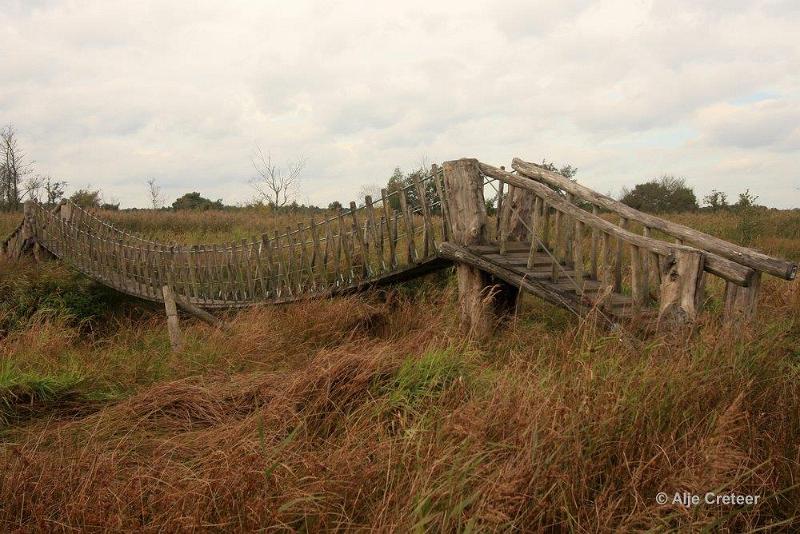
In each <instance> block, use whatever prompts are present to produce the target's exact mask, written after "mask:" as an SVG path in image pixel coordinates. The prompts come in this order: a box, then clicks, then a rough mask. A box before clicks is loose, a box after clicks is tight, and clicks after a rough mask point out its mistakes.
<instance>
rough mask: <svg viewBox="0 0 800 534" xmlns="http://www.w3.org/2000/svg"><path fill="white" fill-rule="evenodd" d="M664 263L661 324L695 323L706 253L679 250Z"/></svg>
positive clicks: (660, 303) (660, 308)
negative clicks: (704, 254)
mask: <svg viewBox="0 0 800 534" xmlns="http://www.w3.org/2000/svg"><path fill="white" fill-rule="evenodd" d="M662 264H663V265H662V272H661V295H660V298H659V311H658V321H659V324H661V323H662V322H663V323H669V324H686V323H691V322H694V321H695V319H696V318H697V315H698V313H699V309H700V304H701V303H700V299H699V297H700V294H701V291H700V288H701V287H702V279H703V253H702V252H700V251H691V250H676V251H675V253H674V255H672V256H669V257H667V258H666V259H665V261H663V262H662Z"/></svg>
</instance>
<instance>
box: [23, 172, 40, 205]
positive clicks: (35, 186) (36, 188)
mask: <svg viewBox="0 0 800 534" xmlns="http://www.w3.org/2000/svg"><path fill="white" fill-rule="evenodd" d="M44 180H45V177H44V176H42V175H41V174H34V175H31V176H28V177H27V178H26V179H25V181H24V182H23V183H22V198H27V199H29V200H35V201H36V202H39V201H41V197H42V189H44Z"/></svg>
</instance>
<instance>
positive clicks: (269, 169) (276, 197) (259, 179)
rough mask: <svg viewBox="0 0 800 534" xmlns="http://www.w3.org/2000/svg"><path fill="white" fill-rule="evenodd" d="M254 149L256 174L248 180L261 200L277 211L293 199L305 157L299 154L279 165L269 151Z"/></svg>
mask: <svg viewBox="0 0 800 534" xmlns="http://www.w3.org/2000/svg"><path fill="white" fill-rule="evenodd" d="M256 150H257V154H256V157H255V158H253V167H254V168H255V170H256V172H257V173H258V176H256V177H254V178H253V179H251V180H250V185H251V186H252V187H253V189H255V190H256V191H257V192H258V195H259V197H261V199H262V200H264V201H265V202H266V203H267V204H268V205H269V206H271V207H272V208H273V209H275V210H276V211H277V209H278V208H282V207H284V206H286V205H287V204H289V203H290V202H291V201H292V200H294V197H295V195H296V194H297V187H298V184H299V182H300V174H301V173H302V172H303V168H304V167H305V166H306V159H305V158H304V157H302V156H301V157H300V158H298V159H297V160H296V161H295V162H293V163H289V164H287V165H286V166H285V167H281V166H279V165H278V164H276V163H275V162H274V161H273V160H272V155H271V154H270V153H269V152H268V153H267V154H264V151H263V150H261V147H259V146H256Z"/></svg>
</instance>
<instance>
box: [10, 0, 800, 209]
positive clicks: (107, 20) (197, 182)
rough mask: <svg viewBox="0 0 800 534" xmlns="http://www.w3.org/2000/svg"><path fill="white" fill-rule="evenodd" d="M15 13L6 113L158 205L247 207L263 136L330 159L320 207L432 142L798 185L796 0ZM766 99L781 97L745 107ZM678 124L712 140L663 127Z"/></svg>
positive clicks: (141, 6)
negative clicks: (152, 179)
mask: <svg viewBox="0 0 800 534" xmlns="http://www.w3.org/2000/svg"><path fill="white" fill-rule="evenodd" d="M6 3H8V2H6ZM10 6H11V7H10V9H3V10H0V28H2V29H3V31H2V32H0V49H3V50H12V51H13V52H12V53H11V54H7V55H4V56H2V57H0V121H2V122H7V121H13V122H15V123H16V125H17V127H18V129H19V130H20V135H21V138H22V140H23V141H24V142H25V144H26V146H27V149H28V152H29V153H30V154H31V155H32V157H33V158H34V159H36V160H37V162H38V163H37V165H38V170H40V172H45V173H50V174H53V175H56V176H61V177H63V178H64V179H68V180H70V181H72V182H73V184H74V185H75V186H76V187H78V186H81V185H83V184H85V183H89V182H91V183H93V184H95V185H96V186H99V187H104V188H107V189H108V190H109V194H110V195H113V196H116V197H117V198H119V199H120V200H121V201H122V202H123V205H126V206H129V205H136V204H139V205H143V204H145V203H146V190H145V187H144V180H145V179H146V178H147V177H148V176H156V177H157V178H159V179H160V180H161V181H162V182H163V183H164V184H170V185H168V186H167V185H165V188H168V192H169V193H170V194H174V195H175V196H177V195H178V194H180V193H182V192H185V191H183V190H184V189H186V190H189V189H192V188H195V189H196V188H203V192H204V193H206V194H207V195H209V196H212V197H223V198H225V200H226V201H229V202H236V201H244V200H246V199H247V198H248V196H251V192H250V190H249V188H248V187H247V185H246V181H247V179H248V178H249V177H250V175H251V173H252V168H251V165H250V157H251V156H252V150H253V147H254V146H255V144H256V143H258V144H260V145H261V146H263V147H264V148H265V149H267V150H271V151H272V152H273V154H274V155H275V156H276V157H278V158H280V159H291V158H294V157H296V156H298V155H300V154H304V155H306V156H308V157H309V158H310V159H309V165H308V167H307V169H306V173H305V174H306V177H305V180H304V193H303V197H304V198H305V197H306V196H307V197H308V199H309V200H310V201H312V202H315V203H319V204H327V202H329V201H330V200H333V199H334V198H338V199H340V200H345V198H344V197H347V196H350V195H352V194H354V193H355V191H356V190H357V189H358V186H359V185H360V184H362V183H374V182H380V181H382V180H384V179H385V178H386V177H387V176H388V175H389V174H390V173H391V170H392V169H393V168H394V166H395V165H401V166H404V167H407V168H408V167H411V166H414V165H416V163H417V161H418V159H419V157H420V155H421V154H423V153H425V154H427V155H428V156H429V157H430V158H431V160H432V161H436V160H441V159H446V158H451V157H461V156H465V155H477V156H480V157H482V158H485V159H487V160H490V161H492V162H494V163H498V164H502V163H507V162H508V160H509V159H510V158H511V157H512V156H514V155H522V156H525V157H529V158H531V159H541V158H544V157H546V158H548V159H553V160H557V161H564V162H570V163H573V164H575V165H576V166H578V167H580V168H581V173H580V174H579V177H580V178H581V179H582V180H585V181H586V182H587V183H589V184H591V185H593V186H595V187H597V188H598V189H600V190H602V191H607V190H614V191H616V190H618V189H619V187H620V186H621V185H622V184H625V183H630V182H631V181H633V180H636V179H639V178H642V177H649V176H652V175H657V174H659V173H662V172H676V173H684V174H686V175H687V178H689V179H690V180H691V181H694V182H696V183H697V185H698V187H699V188H703V187H707V186H710V185H712V184H713V185H719V184H718V181H719V180H720V179H722V177H725V176H730V175H736V173H740V172H741V176H745V175H747V174H748V173H745V172H744V171H740V170H738V169H739V167H737V165H739V163H737V162H741V161H744V160H758V159H764V160H767V159H768V160H769V162H770V163H769V165H768V166H766V167H764V168H763V169H762V170H763V172H764V173H765V174H766V173H768V175H769V178H770V180H773V182H774V181H778V182H779V183H784V184H785V183H788V182H789V181H790V180H793V179H794V174H793V173H794V166H795V165H794V164H793V163H792V161H791V160H792V158H791V156H795V158H794V159H796V150H797V149H798V137H800V133H798V131H797V130H796V129H792V124H791V121H795V123H796V119H797V115H796V113H797V108H796V102H797V99H796V96H793V95H797V94H798V93H799V92H800V87H798V79H797V77H796V74H794V73H796V72H797V70H798V66H800V44H798V42H797V39H796V37H795V33H796V31H795V29H796V27H797V24H798V16H800V13H798V11H797V10H795V9H794V8H793V7H792V4H791V3H781V2H763V3H760V4H753V3H750V2H741V3H738V4H737V5H735V6H733V7H731V3H730V2H702V3H699V4H698V3H696V2H690V1H688V0H686V1H685V2H683V3H679V4H675V3H670V4H669V5H667V4H665V3H658V2H656V3H652V4H651V3H630V2H612V1H600V2H585V1H581V0H570V1H568V2H549V1H548V2H536V3H533V2H522V1H512V2H506V3H502V4H498V3H497V2H490V1H488V0H479V1H471V2H470V1H468V2H463V1H462V2H456V1H454V0H446V1H443V2H435V3H433V2H429V1H422V0H409V1H408V2H404V3H402V4H393V5H392V6H390V7H389V6H387V5H385V4H382V3H379V2H371V3H363V2H344V1H341V2H323V1H298V2H293V3H280V4H274V3H258V4H249V5H243V6H241V7H240V8H237V9H231V8H230V6H228V5H223V4H220V3H214V2H188V1H175V2H169V3H165V2H155V1H153V2H136V3H131V2H122V1H120V0H107V1H104V2H101V3H91V4H90V3H87V4H82V3H76V2H61V1H50V2H37V3H36V5H35V6H34V7H30V6H31V4H29V3H27V2H21V1H12V2H10ZM754 93H763V94H769V95H773V97H772V98H773V100H774V102H772V103H770V104H764V103H751V104H744V105H742V106H735V105H733V104H731V102H734V101H736V100H737V99H739V98H741V97H743V96H746V95H750V94H754ZM725 106H732V108H733V109H728V108H726V107H725ZM676 131H680V132H690V133H692V132H696V135H695V136H694V137H693V138H689V137H691V135H690V134H685V135H684V134H681V136H678V137H675V136H674V135H672V136H670V135H667V134H663V136H662V134H661V132H676ZM662 137H663V138H662ZM643 139H646V140H647V142H646V143H643V142H642V140H643ZM723 168H726V169H727V170H723ZM731 169H733V170H731ZM749 174H750V175H752V171H750V173H749ZM756 182H757V180H755V179H754V183H756ZM123 183H124V184H126V185H122V184H123ZM137 184H140V185H137ZM777 189H778V188H777V187H776V188H775V189H774V190H777ZM757 194H762V200H763V201H765V202H773V203H775V204H778V205H791V203H792V202H793V201H792V200H791V199H787V198H785V195H784V196H783V197H779V196H773V197H770V195H771V194H772V193H771V192H770V191H769V190H767V191H764V192H757Z"/></svg>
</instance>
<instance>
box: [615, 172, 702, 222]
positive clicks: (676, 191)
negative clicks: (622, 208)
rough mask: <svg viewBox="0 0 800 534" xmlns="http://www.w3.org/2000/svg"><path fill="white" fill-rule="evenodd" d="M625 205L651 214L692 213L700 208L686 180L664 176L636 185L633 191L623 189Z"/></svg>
mask: <svg viewBox="0 0 800 534" xmlns="http://www.w3.org/2000/svg"><path fill="white" fill-rule="evenodd" d="M620 201H621V202H622V203H623V204H627V205H628V206H630V207H632V208H635V209H637V210H640V211H646V212H650V213H670V212H680V211H692V210H696V209H697V208H698V206H697V197H695V195H694V191H693V190H692V188H691V187H689V186H688V185H686V180H685V179H683V178H676V177H674V176H669V175H664V176H662V177H661V178H658V179H655V180H650V181H649V182H645V183H642V184H638V185H636V187H634V188H633V189H632V190H629V189H627V188H626V189H623V190H622V198H621V199H620Z"/></svg>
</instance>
